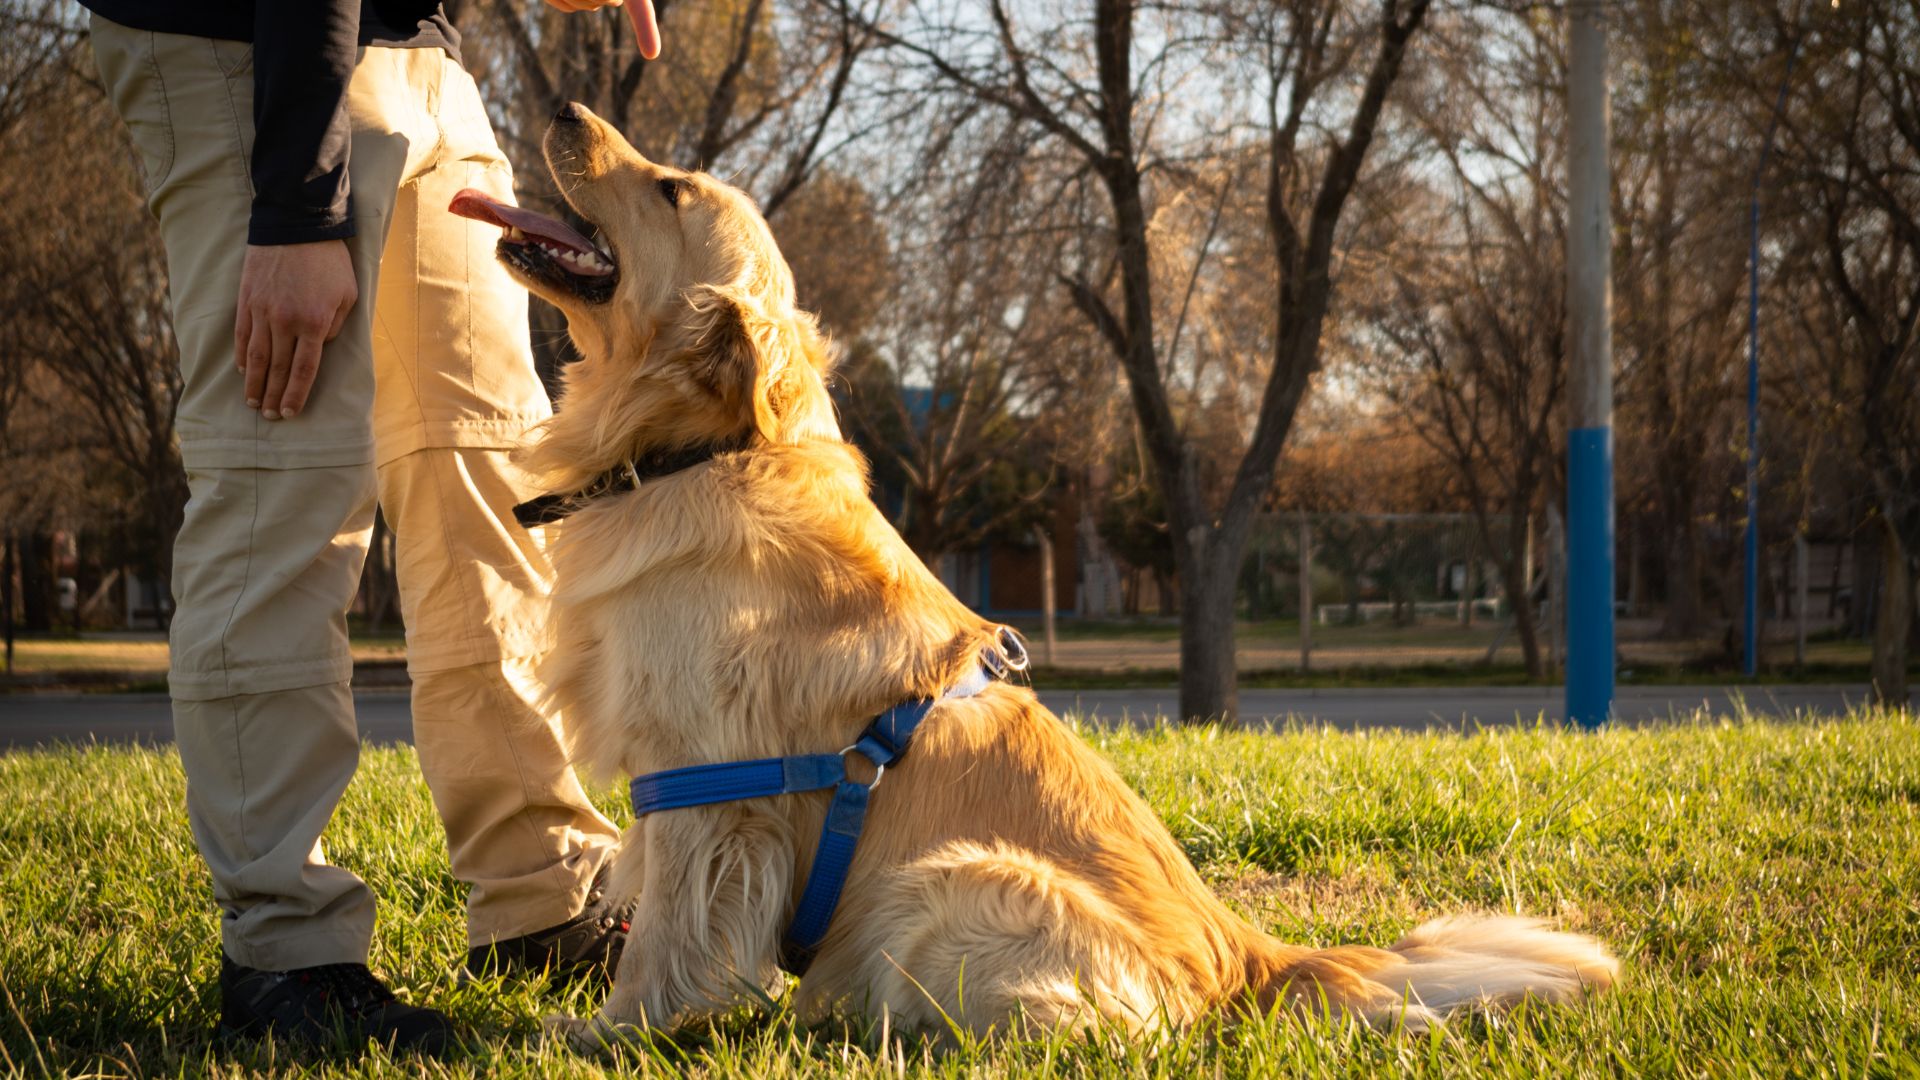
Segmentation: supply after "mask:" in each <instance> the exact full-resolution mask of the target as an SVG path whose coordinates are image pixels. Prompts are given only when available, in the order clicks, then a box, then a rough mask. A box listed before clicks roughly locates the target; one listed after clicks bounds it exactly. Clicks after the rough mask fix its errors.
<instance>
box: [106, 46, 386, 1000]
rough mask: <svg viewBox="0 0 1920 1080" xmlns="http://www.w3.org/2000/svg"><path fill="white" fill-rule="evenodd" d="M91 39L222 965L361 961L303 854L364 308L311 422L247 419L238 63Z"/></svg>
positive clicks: (337, 781) (363, 521)
mask: <svg viewBox="0 0 1920 1080" xmlns="http://www.w3.org/2000/svg"><path fill="white" fill-rule="evenodd" d="M93 39H94V46H95V50H96V54H97V57H98V60H99V63H100V68H101V73H102V75H103V77H104V80H105V83H106V86H107V88H108V91H109V93H110V94H111V95H112V96H113V100H114V104H115V106H116V107H117V109H118V110H119V112H120V114H121V115H122V117H123V118H125V120H126V121H127V124H128V127H129V129H130V130H131V132H132V134H133V136H134V141H135V143H136V145H137V146H138V147H139V149H140V151H141V155H142V157H143V159H144V162H145V165H146V168H147V173H148V189H149V190H148V194H149V205H150V207H151V209H152V210H153V212H154V215H155V216H156V217H157V218H158V220H159V222H160V229H161V235H162V239H163V241H164V243H165V246H166V249H167V260H168V274H169V281H170V288H171V292H172V304H173V314H174V332H175V336H176V339H177V341H178V343H179V347H180V355H181V372H182V378H183V387H184V389H183V394H182V399H181V403H180V408H179V414H178V423H177V427H178V430H179V433H180V439H181V455H182V457H183V459H184V460H185V463H186V466H187V470H188V479H189V487H190V492H191V498H190V501H189V503H188V506H187V510H186V515H185V520H184V522H183V524H182V526H181V531H180V536H179V540H178V543H177V546H176V549H175V565H174V578H173V591H174V595H175V598H176V606H175V616H174V621H173V627H172V635H171V636H172V658H171V673H170V679H171V687H172V693H173V697H174V700H175V706H174V719H175V734H176V738H177V741H178V743H179V747H180V754H181V760H182V763H183V764H184V766H185V769H186V773H187V806H188V814H189V818H190V820H191V822H192V825H193V831H194V837H195V840H196V841H197V842H198V844H199V846H200V850H201V853H202V854H203V855H204V856H205V858H206V860H207V865H208V868H209V870H210V871H211V872H212V877H213V884H214V894H215V898H216V900H217V901H218V903H219V905H220V908H221V911H222V914H223V916H224V918H223V920H222V938H223V944H224V946H225V950H226V953H227V955H228V956H229V957H231V958H232V959H233V960H234V961H236V962H238V963H239V964H242V965H245V966H247V967H251V968H261V969H271V970H286V969H290V968H300V967H310V966H314V965H319V964H329V963H357V962H362V961H364V960H365V958H366V954H367V946H368V942H369V939H370V936H371V933H372V927H373V899H372V896H371V894H370V893H369V892H368V890H367V888H366V886H365V885H364V884H363V883H361V882H360V880H359V879H358V878H356V877H355V876H354V875H353V874H351V873H349V872H347V871H345V870H342V869H339V868H337V867H333V866H330V865H328V864H327V863H326V861H325V858H324V855H323V852H322V849H321V846H320V834H321V831H322V829H323V828H324V827H325V825H326V823H327V821H328V819H329V818H330V817H331V816H332V813H333V808H334V805H335V804H336V803H337V802H338V800H339V797H340V794H341V792H342V791H344V790H345V788H346V785H347V782H348V780H349V779H350V778H351V777H352V775H353V771H354V767H355V764H356V760H357V755H358V751H359V739H358V736H357V732H356V729H355V725H354V717H353V702H352V697H351V695H350V694H349V693H348V691H347V680H348V678H349V677H350V675H351V671H352V661H351V656H350V654H349V651H348V646H347V638H346V627H345V621H344V613H345V610H346V607H347V603H348V602H349V600H350V599H351V598H352V596H353V592H354V588H355V586H356V583H357V581H358V577H359V572H360V566H361V562H362V560H363V557H364V555H365V551H366V545H367V539H368V533H369V531H370V528H371V524H372V508H373V494H374V484H373V480H374V477H373V469H372V442H373V439H372V429H371V424H370V422H369V420H368V410H369V408H370V406H371V402H372V397H373V386H374V379H373V365H372V360H371V348H370V346H369V344H368V338H369V329H368V319H367V317H366V306H365V305H362V306H360V307H358V308H357V309H356V311H355V313H354V315H353V317H352V318H350V319H349V320H348V322H347V325H346V328H345V329H344V331H343V332H342V334H341V335H340V337H339V338H338V339H337V340H335V341H334V342H333V343H332V344H331V345H329V346H328V348H327V350H326V352H325V355H324V358H323V361H322V365H321V370H320V375H319V379H318V381H317V382H316V384H315V387H314V391H313V398H312V401H313V405H312V407H310V408H309V409H308V410H307V411H306V412H305V413H303V414H302V415H301V416H300V417H299V418H297V419H295V420H288V421H282V422H278V423H273V422H269V421H266V420H263V419H261V418H260V417H259V416H258V415H257V414H255V413H254V412H253V411H251V410H249V409H247V408H246V404H245V402H244V400H243V393H242V384H241V379H240V376H239V373H238V372H237V371H236V370H235V368H234V364H233V324H234V307H235V301H236V297H237V294H238V290H239V279H240V271H241V265H242V261H243V259H244V255H245V250H246V224H247V217H248V211H249V207H250V204H251V199H252V190H251V183H250V180H249V165H248V162H249V155H250V152H251V150H252V124H251V118H252V90H253V79H252V68H251V57H252V52H251V49H249V48H248V47H247V46H246V45H244V44H242V43H237V42H224V41H214V40H210V39H206V38H191V37H183V36H178V35H169V34H152V33H145V32H141V31H135V30H131V29H128V28H126V27H123V26H118V25H116V24H114V23H111V22H109V21H107V20H104V19H98V18H96V19H95V20H94V21H93ZM356 164H358V162H357V161H356ZM395 171H396V172H397V169H396V170H395ZM356 179H357V177H356ZM389 187H391V184H390V185H389ZM356 205H357V207H358V209H359V211H360V213H361V215H362V217H363V220H362V222H361V228H362V238H361V240H359V241H356V243H355V244H354V245H353V251H354V257H355V265H356V270H357V271H358V272H359V274H360V276H361V281H362V282H363V285H362V288H363V289H366V288H370V287H371V285H372V282H373V281H374V276H375V271H376V269H377V256H378V252H379V244H380V237H381V227H380V224H381V223H380V220H379V219H380V218H381V217H382V216H383V210H382V206H381V200H380V199H379V198H378V197H377V195H363V196H361V197H360V198H359V199H358V201H357V204H356Z"/></svg>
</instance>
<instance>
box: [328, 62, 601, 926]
mask: <svg viewBox="0 0 1920 1080" xmlns="http://www.w3.org/2000/svg"><path fill="white" fill-rule="evenodd" d="M408 67H409V72H408V76H407V77H408V78H409V79H410V80H412V81H413V82H415V83H430V84H431V85H432V86H433V87H434V88H435V89H434V91H433V93H432V94H431V96H430V100H431V101H433V102H434V103H435V105H436V107H437V123H438V127H439V131H440V140H439V143H438V145H437V147H436V149H435V152H434V154H433V155H431V157H430V158H429V159H428V160H426V161H424V162H420V163H418V166H419V167H418V168H417V169H414V170H411V171H410V172H409V174H408V175H407V177H406V179H405V181H404V182H403V184H402V185H401V189H400V195H399V201H398V203H397V204H396V206H395V210H394V221H393V230H392V232H391V234H390V236H389V238H388V242H387V248H386V255H385V262H384V264H383V271H382V275H381V284H380V294H379V298H378V303H377V308H376V317H375V325H374V349H375V357H376V360H375V370H376V375H377V379H378V383H379V386H378V392H377V405H376V408H375V427H374V430H375V439H376V443H377V449H376V456H377V460H378V462H379V488H380V500H381V505H382V507H383V508H384V510H385V511H386V513H387V516H388V518H389V520H390V521H391V522H392V523H393V528H394V536H395V541H396V545H397V563H398V567H397V568H398V572H399V578H400V595H401V606H402V610H403V615H404V617H405V620H406V624H407V667H408V669H409V671H410V672H411V673H412V676H413V685H414V689H413V726H414V740H415V743H416V745H417V746H418V747H419V751H420V764H421V768H422V770H423V771H424V772H425V774H426V778H427V784H428V787H429V788H430V789H431V790H432V792H433V797H434V803H435V805H436V807H437V808H438V809H439V811H440V817H441V821H442V822H443V824H444V825H445V827H446V832H447V848H448V851H449V852H450V854H451V858H452V863H453V872H454V876H456V877H458V878H459V879H461V880H462V881H466V882H468V883H470V884H471V885H472V890H471V891H470V893H469V894H468V899H467V910H468V937H469V942H470V944H472V945H475V946H482V945H486V944H488V943H489V942H492V941H495V940H505V939H510V938H517V937H520V936H522V935H526V934H529V933H531V932H534V931H538V930H544V929H547V928H549V927H553V926H554V925H556V924H558V923H562V922H564V921H566V920H568V919H571V918H573V917H574V916H576V915H578V914H579V913H580V912H581V911H582V908H583V907H584V906H585V905H586V904H587V900H588V893H589V890H590V887H591V885H592V882H593V880H594V877H595V875H596V873H597V872H598V871H599V869H600V867H601V866H602V865H603V864H604V863H605V862H606V861H607V859H608V858H609V857H610V855H611V854H612V851H613V847H614V845H615V843H616V842H617V840H618V832H617V830H615V828H614V827H613V825H612V823H610V822H609V821H608V820H607V819H606V818H605V817H603V816H601V814H600V813H599V812H598V811H596V810H595V809H594V808H593V805H592V804H591V802H589V800H588V798H587V795H586V792H585V791H584V790H583V789H582V788H581V786H580V782H579V780H578V778H577V777H576V776H575V775H574V772H573V769H572V768H571V766H570V764H569V762H568V759H567V754H566V748H565V744H564V739H563V735H562V731H561V728H560V724H559V718H557V717H556V716H554V715H553V714H552V712H551V711H550V710H549V709H547V708H544V707H542V706H541V705H540V704H539V698H540V688H539V686H538V683H537V682H536V680H535V679H534V678H533V674H532V667H533V664H534V661H535V659H536V658H537V656H538V654H539V653H540V652H541V651H542V650H543V649H544V648H545V647H546V643H547V628H546V620H547V600H546V594H547V591H548V577H549V573H550V571H549V568H548V565H547V560H546V556H545V554H544V552H543V551H542V550H541V547H540V545H539V544H538V543H537V542H536V541H535V539H534V538H533V537H532V536H530V535H529V534H528V533H527V531H526V530H524V529H522V528H521V527H520V526H519V525H518V524H517V523H515V521H514V520H513V514H512V507H513V505H514V504H515V503H517V502H520V501H522V500H523V499H525V498H527V497H529V496H530V495H531V494H532V493H531V492H530V491H528V490H527V489H526V487H525V483H524V481H523V480H522V479H521V477H520V476H519V473H518V472H517V470H515V469H514V468H513V467H512V465H511V464H510V463H509V462H508V460H507V455H508V452H509V450H510V448H511V447H512V446H513V445H514V444H515V443H516V442H517V440H518V439H519V438H520V437H521V436H522V435H524V434H525V432H526V431H527V430H528V429H529V428H530V427H531V426H532V425H534V424H536V423H538V422H539V421H541V420H543V419H545V418H546V417H547V416H548V415H549V414H550V406H549V404H548V401H547V395H546V391H545V389H544V388H543V387H542V386H541V384H540V380H539V377H538V375H537V374H536V373H535V371H534V367H533V357H532V351H531V348H530V346H529V344H528V337H527V334H528V331H527V294H526V291H525V290H524V289H522V288H520V287H519V286H518V285H516V284H514V283H513V282H512V280H511V279H509V278H508V277H507V275H506V273H505V271H504V270H502V269H501V268H500V266H499V264H498V263H497V262H496V261H495V259H494V254H493V249H494V244H495V242H496V241H497V240H498V231H497V230H495V229H490V228H487V227H485V226H483V225H479V224H477V223H475V222H472V221H468V220H466V219H463V218H458V217H455V216H454V215H453V214H451V213H449V212H448V211H447V205H448V204H449V203H450V202H451V201H452V199H453V196H454V194H455V193H456V192H458V191H459V190H460V189H462V188H466V187H473V188H479V189H481V190H483V191H486V192H488V193H489V194H491V195H493V196H494V197H496V198H502V199H508V200H511V199H512V197H513V177H512V172H511V170H510V168H509V166H508V164H507V162H506V159H505V158H504V156H502V155H501V153H500V150H499V148H498V146H497V145H496V144H495V142H494V139H493V135H492V132H491V130H490V128H489V127H488V123H487V119H486V114H485V112H484V110H483V109H482V107H481V104H480V99H479V94H478V92H477V90H476V89H475V88H474V85H473V81H472V79H471V78H470V77H468V75H467V73H466V72H465V71H463V70H461V69H460V67H459V66H458V65H456V64H454V63H453V62H452V61H451V60H449V59H447V58H446V57H445V56H444V55H442V54H440V53H438V52H427V51H424V50H423V51H421V52H419V53H416V54H414V55H413V56H411V57H410V58H409V65H408ZM396 77H398V76H397V75H396ZM355 91H356V95H357V94H358V93H359V92H360V86H359V84H358V83H356V86H355Z"/></svg>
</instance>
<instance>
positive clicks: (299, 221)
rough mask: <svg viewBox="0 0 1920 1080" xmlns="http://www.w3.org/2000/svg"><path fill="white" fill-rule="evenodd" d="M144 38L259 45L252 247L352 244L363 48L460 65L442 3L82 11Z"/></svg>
mask: <svg viewBox="0 0 1920 1080" xmlns="http://www.w3.org/2000/svg"><path fill="white" fill-rule="evenodd" d="M81 3H83V4H85V5H86V6H87V7H88V8H91V9H92V10H93V11H94V12H96V13H97V14H99V15H100V16H101V17H103V18H106V19H110V20H112V21H113V22H117V23H120V24H121V25H122V26H130V27H133V28H134V29H136V30H152V31H158V32H161V33H169V34H190V35H192V36H194V37H210V38H222V39H225V40H228V41H250V42H252V43H253V127H254V143H253V161H252V169H253V211H252V216H251V218H250V219H249V221H248V224H247V242H248V243H249V244H300V243H308V242H311V241H315V240H340V239H345V238H346V237H349V236H352V235H353V209H352V191H351V189H350V187H349V185H348V182H347V153H348V148H349V144H350V141H351V140H350V134H351V133H350V131H349V130H348V122H347V83H348V82H349V81H351V80H352V78H353V66H354V61H355V56H356V53H357V51H358V49H359V47H360V46H361V45H382V46H388V47H397V48H436V49H443V50H445V51H446V53H447V55H449V56H451V57H453V58H454V60H456V61H458V60H459V59H460V34H459V32H458V31H456V30H455V29H454V28H453V24H452V23H451V22H450V21H449V20H448V19H447V16H446V12H445V11H443V10H442V9H441V5H440V0H258V2H257V3H256V2H255V0H81Z"/></svg>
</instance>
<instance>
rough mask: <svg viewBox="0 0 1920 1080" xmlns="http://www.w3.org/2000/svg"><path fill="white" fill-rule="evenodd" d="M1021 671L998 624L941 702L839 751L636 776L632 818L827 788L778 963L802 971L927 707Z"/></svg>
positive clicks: (907, 708)
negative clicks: (877, 797)
mask: <svg viewBox="0 0 1920 1080" xmlns="http://www.w3.org/2000/svg"><path fill="white" fill-rule="evenodd" d="M1026 668H1027V650H1026V646H1025V645H1023V644H1022V643H1021V641H1020V636H1019V635H1018V634H1016V633H1015V632H1014V631H1013V630H1012V628H1010V627H1005V626H1003V627H1001V628H1000V629H999V631H998V633H997V635H996V637H995V642H994V645H993V646H991V647H989V648H987V649H985V650H983V651H982V652H981V654H980V663H979V665H978V666H977V667H975V668H974V669H973V670H972V671H970V672H969V673H968V675H967V676H966V678H964V679H962V680H961V681H960V682H959V684H958V685H955V686H953V687H951V688H949V689H948V690H947V692H946V693H945V694H942V695H941V696H940V697H939V698H937V699H936V698H917V699H915V700H912V701H903V702H901V703H900V704H898V705H895V706H894V707H893V708H891V709H888V710H887V711H886V712H883V713H881V714H880V715H879V716H877V717H874V719H873V722H872V723H870V724H868V725H867V729H866V730H865V731H863V732H861V733H860V738H859V739H858V740H856V741H855V742H854V744H853V745H852V746H849V747H847V748H846V749H845V750H842V751H840V752H839V753H837V754H798V755H795V756H793V757H778V758H759V759H757V760H754V761H730V762H723V763H721V764H717V765H689V766H687V767H686V768H682V769H665V770H662V771H660V772H652V773H648V774H646V775H645V776H641V777H636V778H635V779H634V781H633V784H632V787H631V788H630V792H631V795H632V798H633V813H634V816H635V817H645V816H647V815H648V814H655V813H659V812H660V811H662V810H678V809H681V808H683V807H688V806H710V805H712V804H714V803H725V802H738V801H739V800H741V799H761V798H767V797H770V796H774V795H792V794H794V793H796V792H802V791H820V790H822V789H824V788H832V789H833V801H832V802H831V803H830V804H828V806H827V820H826V823H825V824H824V825H823V826H822V828H821V830H820V846H819V847H818V848H817V849H816V850H815V852H814V856H813V870H812V872H811V873H809V874H808V875H807V886H806V889H805V890H804V891H803V892H802V893H801V894H800V905H799V907H797V908H795V909H794V912H793V923H792V924H791V925H789V926H788V927H787V933H786V939H785V941H784V942H783V943H782V950H781V964H782V965H783V966H784V967H786V969H787V970H788V971H791V972H793V973H794V974H796V975H798V974H801V973H803V972H805V971H806V969H807V965H808V964H809V963H811V962H812V961H813V954H814V952H815V951H816V950H818V949H819V948H820V942H821V940H822V939H824V938H825V937H826V936H827V927H828V926H829V925H830V924H831V923H832V922H833V911H834V908H836V907H838V906H839V904H840V890H841V887H842V886H844V885H845V884H846V881H847V870H848V868H849V867H851V866H852V865H853V849H854V846H855V845H856V844H858V843H859V841H860V830H861V828H862V827H863V826H865V824H866V820H867V799H868V796H869V795H870V794H871V793H872V791H873V789H874V788H876V787H878V786H880V778H881V777H882V776H884V775H885V774H886V771H887V766H888V765H890V764H892V763H893V762H895V761H897V760H899V758H900V756H901V755H902V754H905V753H906V752H907V747H908V745H909V744H910V743H912V741H913V733H914V730H915V729H916V728H918V727H919V726H920V722H921V721H922V720H925V719H926V718H927V713H928V712H930V711H932V709H933V707H934V706H935V705H937V704H939V702H940V701H944V700H947V699H950V698H967V697H972V696H973V695H975V694H978V693H979V692H980V691H982V690H985V689H986V688H987V687H988V685H990V684H991V683H993V682H995V681H996V680H1001V679H1006V678H1008V677H1010V676H1011V675H1013V674H1014V673H1016V672H1021V671H1025V670H1026ZM854 753H857V754H859V755H860V756H861V757H863V758H866V759H867V760H868V761H869V762H871V763H872V764H873V768H874V773H873V779H872V780H869V781H867V782H865V783H861V782H860V781H857V780H854V779H853V778H851V777H850V776H848V775H847V755H848V754H854Z"/></svg>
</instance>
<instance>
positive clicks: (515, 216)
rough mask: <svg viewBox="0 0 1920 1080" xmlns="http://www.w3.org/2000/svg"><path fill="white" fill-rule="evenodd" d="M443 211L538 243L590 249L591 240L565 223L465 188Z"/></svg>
mask: <svg viewBox="0 0 1920 1080" xmlns="http://www.w3.org/2000/svg"><path fill="white" fill-rule="evenodd" d="M447 209H448V210H449V211H451V212H453V213H455V214H458V215H459V216H461V217H463V218H472V219H473V220H475V221H484V222H486V223H487V224H489V225H498V226H499V227H501V228H503V229H506V228H515V229H519V230H520V231H521V232H524V233H531V234H532V235H534V236H538V237H540V238H541V239H542V240H551V241H553V242H554V243H556V244H565V245H566V246H568V247H570V248H573V249H574V250H575V251H579V252H582V253H586V252H590V251H593V250H594V246H593V241H591V240H589V239H587V238H586V237H584V236H581V235H580V234H579V232H577V231H575V230H574V228H573V227H572V226H570V225H568V224H567V223H566V222H564V221H560V220H558V219H557V218H550V217H548V216H547V215H545V214H541V213H536V212H534V211H532V210H528V209H526V208H524V207H519V206H511V205H509V204H507V203H503V202H501V201H500V200H498V199H495V198H494V197H492V196H491V195H488V194H487V193H486V192H484V191H475V190H474V189H472V188H467V189H465V190H463V191H461V192H460V194H458V195H455V196H454V197H453V202H451V203H449V204H447Z"/></svg>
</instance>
